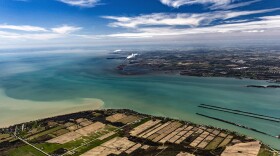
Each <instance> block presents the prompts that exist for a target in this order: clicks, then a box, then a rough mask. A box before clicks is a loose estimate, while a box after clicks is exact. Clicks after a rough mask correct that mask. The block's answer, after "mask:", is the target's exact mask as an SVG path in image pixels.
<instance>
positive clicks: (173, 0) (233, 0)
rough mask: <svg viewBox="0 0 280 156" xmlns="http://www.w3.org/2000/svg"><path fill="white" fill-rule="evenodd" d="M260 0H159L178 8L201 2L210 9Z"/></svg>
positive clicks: (247, 3)
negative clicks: (241, 0)
mask: <svg viewBox="0 0 280 156" xmlns="http://www.w3.org/2000/svg"><path fill="white" fill-rule="evenodd" d="M258 1H260V0H252V1H246V2H240V1H238V0H160V2H161V3H162V4H164V5H167V6H170V7H174V8H179V7H180V6H183V5H193V4H202V5H207V6H209V8H210V9H212V10H214V9H233V8H237V7H243V6H246V5H250V4H252V3H256V2H258Z"/></svg>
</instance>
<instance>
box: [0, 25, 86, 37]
mask: <svg viewBox="0 0 280 156" xmlns="http://www.w3.org/2000/svg"><path fill="white" fill-rule="evenodd" d="M0 29H9V31H0V38H7V39H20V40H25V39H32V40H50V39H56V38H63V37H67V36H69V35H74V34H72V33H74V32H76V31H79V30H81V29H82V28H81V27H74V26H68V25H63V26H61V27H55V28H51V29H47V28H42V27H35V26H16V25H0ZM15 30H17V31H15ZM18 31H20V32H18ZM35 31H36V33H35ZM37 31H38V32H37ZM27 32H28V33H27ZM29 32H30V33H29ZM77 36H78V35H77Z"/></svg>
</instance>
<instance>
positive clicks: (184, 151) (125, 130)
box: [0, 104, 279, 156]
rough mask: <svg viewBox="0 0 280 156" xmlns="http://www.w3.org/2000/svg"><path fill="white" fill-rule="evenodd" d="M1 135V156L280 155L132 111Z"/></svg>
mask: <svg viewBox="0 0 280 156" xmlns="http://www.w3.org/2000/svg"><path fill="white" fill-rule="evenodd" d="M202 106H204V107H211V106H210V105H205V104H204V105H202ZM212 107H213V106H212ZM219 109H222V108H219ZM231 111H234V110H231ZM0 132H1V133H0V155H4V156H41V155H42V156H44V155H47V156H64V155H65V156H66V155H72V156H78V155H82V156H93V155H102V156H103V155H111V156H112V155H120V156H124V155H132V156H139V155H141V156H151V155H153V156H154V155H157V156H167V155H168V156H193V155H207V156H219V155H221V156H230V155H235V156H238V155H247V156H277V155H278V154H279V151H276V150H273V149H271V148H270V147H268V146H266V145H265V144H263V143H262V142H260V141H258V140H255V139H253V138H250V137H248V136H244V135H241V134H237V133H235V132H231V131H228V130H224V129H219V128H215V127H209V126H203V125H197V124H194V123H191V122H187V121H182V120H176V119H171V118H165V117H157V116H151V115H146V114H141V113H138V112H135V111H132V110H127V109H118V110H117V109H107V110H94V111H84V112H78V113H73V114H67V115H62V116H56V117H52V118H47V119H41V120H37V121H31V122H27V123H22V124H18V125H14V126H10V127H8V128H2V129H0Z"/></svg>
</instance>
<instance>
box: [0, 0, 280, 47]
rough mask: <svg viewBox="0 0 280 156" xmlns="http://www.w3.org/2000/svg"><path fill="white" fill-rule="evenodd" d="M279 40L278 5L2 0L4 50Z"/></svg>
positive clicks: (261, 0)
mask: <svg viewBox="0 0 280 156" xmlns="http://www.w3.org/2000/svg"><path fill="white" fill-rule="evenodd" d="M279 41H280V0H0V49H1V48H4V49H5V48H20V47H29V48H32V47H34V48H35V47H36V48H37V47H69V46H114V45H115V46H116V45H121V46H131V45H142V46H143V45H153V44H155V45H170V46H172V45H173V46H176V45H179V44H182V45H184V44H190V43H202V44H203V43H205V44H223V43H225V42H227V43H243V44H245V43H254V42H255V43H275V44H277V43H280V42H279Z"/></svg>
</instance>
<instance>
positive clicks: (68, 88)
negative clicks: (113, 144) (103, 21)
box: [0, 54, 280, 148]
mask: <svg viewBox="0 0 280 156" xmlns="http://www.w3.org/2000/svg"><path fill="white" fill-rule="evenodd" d="M11 60H15V58H14V57H9V58H6V60H5V59H4V61H3V60H2V64H4V65H5V66H6V67H7V68H8V67H9V68H11V67H12V68H15V67H13V66H14V64H15V62H13V61H11ZM0 61H1V60H0ZM0 63H1V62H0ZM118 63H119V61H116V60H107V59H106V57H103V56H99V55H98V56H96V55H94V54H89V55H86V56H85V55H83V56H80V55H79V54H75V55H66V54H64V55H48V56H44V57H42V56H36V57H34V56H28V57H26V56H25V57H17V60H16V65H20V66H21V67H22V64H24V65H25V66H23V67H25V68H24V69H25V70H24V71H25V72H17V73H14V72H10V74H5V71H6V72H7V71H9V70H7V69H6V70H5V71H1V69H0V72H1V73H2V76H1V74H0V80H1V81H0V86H1V89H3V91H4V92H3V95H2V96H8V97H9V98H12V99H17V100H24V101H25V102H26V100H28V101H32V102H37V104H38V105H39V106H41V105H42V108H45V107H48V106H47V105H50V104H49V103H52V102H53V103H55V104H56V105H60V102H63V106H64V105H65V101H72V102H70V103H71V105H73V103H74V102H73V101H75V100H76V101H77V99H83V98H96V99H100V100H102V101H104V103H105V104H104V107H105V108H128V109H133V110H135V111H139V112H142V113H148V114H152V115H161V116H168V117H173V118H180V119H184V120H188V121H192V122H195V123H199V124H206V125H212V126H216V127H222V128H226V129H230V130H234V131H237V132H240V133H242V134H247V135H250V136H252V137H254V138H257V139H261V140H262V141H264V142H265V143H267V144H269V145H271V146H273V147H275V148H279V145H280V140H279V139H276V138H274V137H269V136H266V135H263V134H260V133H256V132H253V131H250V130H245V129H242V128H239V127H236V126H232V125H229V124H226V123H222V122H219V121H215V120H212V119H208V118H205V117H201V116H198V115H196V114H195V113H203V114H205V115H209V116H214V117H217V118H222V119H224V120H228V121H231V122H234V123H238V124H241V125H245V126H247V127H250V128H255V129H257V130H260V131H263V132H266V133H268V134H270V135H273V136H276V135H279V134H280V123H275V122H271V121H266V120H261V119H255V118H251V117H244V116H240V115H234V114H229V113H224V112H218V111H215V110H206V109H202V108H199V107H197V106H198V105H199V104H201V103H205V104H210V105H216V106H222V107H227V108H232V109H238V110H242V111H248V112H253V113H257V114H263V115H269V116H274V117H279V115H280V89H261V88H246V87H244V86H246V85H251V84H254V85H262V84H268V83H267V82H265V81H256V80H247V79H245V80H239V79H232V78H199V77H188V76H178V75H173V76H172V75H144V76H143V75H142V76H122V75H118V74H117V73H116V72H115V70H114V67H115V66H116V65H117V64H118ZM26 68H27V69H29V70H27V69H26ZM16 69H18V68H16ZM18 71H21V70H20V69H18ZM3 102H5V107H8V106H9V104H7V103H6V102H7V101H4V100H2V98H1V99H0V107H1V105H4V104H3ZM70 103H69V105H70ZM23 104H24V103H23ZM43 105H44V107H43ZM61 105H62V103H61ZM66 105H67V104H66ZM77 105H79V104H78V103H77ZM27 106H28V105H27ZM65 107H66V106H65ZM32 109H33V108H32V107H31V108H29V109H28V110H29V112H28V114H29V115H30V116H32V115H34V114H33V113H32V111H30V110H32ZM1 111H3V112H1ZM4 111H5V112H4ZM9 111H10V112H9ZM22 111H26V109H23V110H22ZM13 112H14V111H13V109H9V108H6V109H0V123H1V120H2V122H5V121H3V120H7V119H9V118H15V117H16V116H17V114H15V113H13ZM21 113H23V114H24V112H19V114H21ZM50 113H51V112H50Z"/></svg>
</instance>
